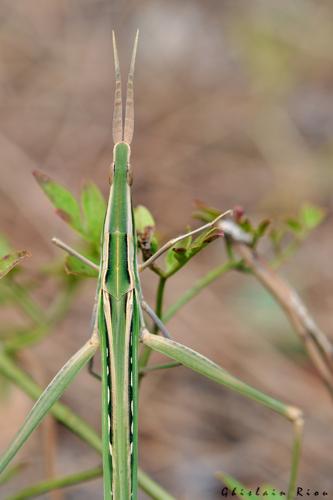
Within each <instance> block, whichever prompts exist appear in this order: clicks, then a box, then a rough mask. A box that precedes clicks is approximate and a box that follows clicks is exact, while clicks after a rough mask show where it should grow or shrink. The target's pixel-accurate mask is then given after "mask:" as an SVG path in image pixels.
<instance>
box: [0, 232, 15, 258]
mask: <svg viewBox="0 0 333 500" xmlns="http://www.w3.org/2000/svg"><path fill="white" fill-rule="evenodd" d="M12 251H13V248H12V246H11V244H10V243H9V241H8V240H7V239H6V238H5V236H3V235H2V234H0V257H4V256H5V255H7V254H9V253H12Z"/></svg>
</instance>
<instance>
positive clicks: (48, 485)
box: [6, 466, 103, 500]
mask: <svg viewBox="0 0 333 500" xmlns="http://www.w3.org/2000/svg"><path fill="white" fill-rule="evenodd" d="M102 474H103V468H102V467H101V466H100V467H95V468H94V469H89V470H86V471H83V472H78V473H76V474H71V475H68V476H64V477H59V478H56V479H50V480H47V481H41V482H40V483H38V484H34V485H33V486H29V487H28V488H24V489H23V490H21V491H19V492H18V493H16V494H14V495H12V496H10V497H8V498H7V499H6V500H25V499H27V498H35V497H37V496H39V495H42V494H43V493H48V492H50V491H53V490H55V489H58V488H65V487H66V486H74V485H75V484H80V483H83V482H86V481H91V480H93V479H96V478H98V477H100V476H101V475H102Z"/></svg>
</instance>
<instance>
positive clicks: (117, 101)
mask: <svg viewBox="0 0 333 500" xmlns="http://www.w3.org/2000/svg"><path fill="white" fill-rule="evenodd" d="M112 44H113V58H114V70H115V76H116V87H115V93H114V108H113V123H112V135H113V142H114V143H115V144H117V142H121V141H122V140H123V105H122V99H121V76H120V66H119V58H118V52H117V45H116V37H115V34H114V31H113V30H112Z"/></svg>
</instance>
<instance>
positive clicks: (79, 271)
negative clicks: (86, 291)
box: [65, 255, 98, 278]
mask: <svg viewBox="0 0 333 500" xmlns="http://www.w3.org/2000/svg"><path fill="white" fill-rule="evenodd" d="M65 269H66V272H67V273H68V274H74V275H75V276H82V277H85V278H97V277H98V272H97V271H95V269H93V268H92V267H90V266H88V265H87V264H85V263H84V262H82V261H81V260H79V259H77V258H76V257H74V256H73V255H69V256H68V257H67V258H66V261H65Z"/></svg>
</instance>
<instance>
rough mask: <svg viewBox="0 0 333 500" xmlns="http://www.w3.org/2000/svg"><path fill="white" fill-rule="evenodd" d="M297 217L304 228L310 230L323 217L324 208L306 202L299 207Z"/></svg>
mask: <svg viewBox="0 0 333 500" xmlns="http://www.w3.org/2000/svg"><path fill="white" fill-rule="evenodd" d="M299 217H300V221H301V222H302V224H303V225H304V226H305V228H306V229H307V230H309V231H311V230H312V229H314V228H315V227H317V226H318V225H319V224H320V223H321V222H322V220H323V219H324V217H325V210H323V209H322V208H321V207H317V206H315V205H311V204H309V203H306V204H304V205H303V206H302V207H301V210H300V214H299Z"/></svg>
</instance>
